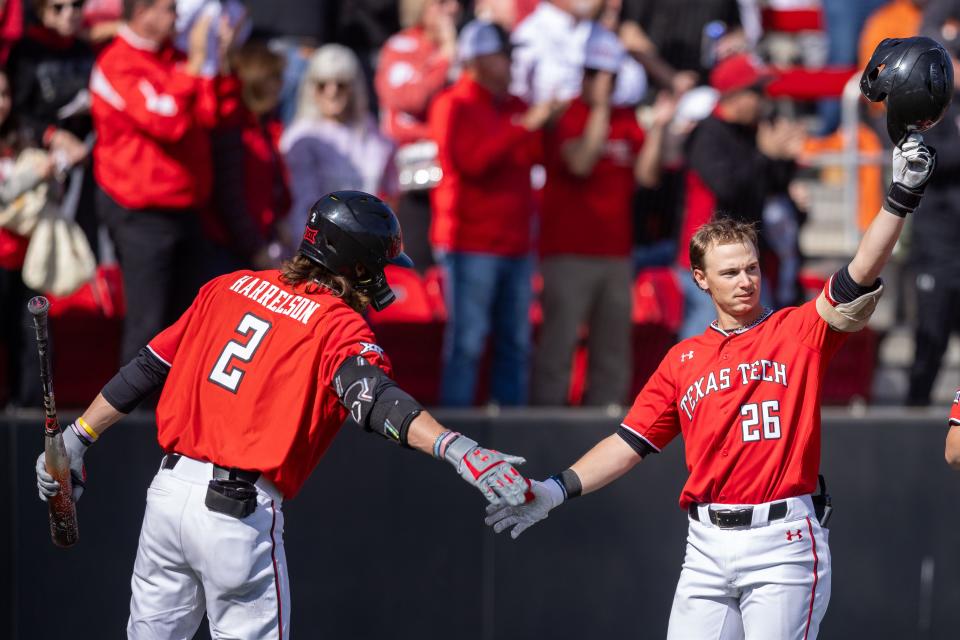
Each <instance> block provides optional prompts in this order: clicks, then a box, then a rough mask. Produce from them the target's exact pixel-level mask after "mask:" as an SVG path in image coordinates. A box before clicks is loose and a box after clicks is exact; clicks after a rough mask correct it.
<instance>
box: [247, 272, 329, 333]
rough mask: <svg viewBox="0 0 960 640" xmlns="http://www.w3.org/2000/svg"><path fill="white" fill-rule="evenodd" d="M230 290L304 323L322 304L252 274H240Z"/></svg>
mask: <svg viewBox="0 0 960 640" xmlns="http://www.w3.org/2000/svg"><path fill="white" fill-rule="evenodd" d="M230 291H234V292H236V293H239V294H240V295H242V296H246V297H248V298H250V299H251V300H253V301H254V302H256V303H258V304H262V305H263V306H264V307H266V308H267V309H268V310H270V311H273V312H274V313H279V314H280V315H282V316H290V317H291V318H293V319H294V320H299V321H300V322H302V323H303V324H307V322H308V321H309V320H310V316H312V315H313V312H314V311H316V310H317V308H318V307H319V306H320V303H319V302H314V301H313V300H310V299H308V298H304V297H303V296H298V295H294V294H292V293H289V292H287V291H284V290H283V289H281V288H280V287H278V286H277V285H275V284H273V283H271V282H268V281H266V280H261V279H260V278H254V277H252V276H240V278H238V279H237V281H236V282H234V283H233V284H232V285H231V286H230Z"/></svg>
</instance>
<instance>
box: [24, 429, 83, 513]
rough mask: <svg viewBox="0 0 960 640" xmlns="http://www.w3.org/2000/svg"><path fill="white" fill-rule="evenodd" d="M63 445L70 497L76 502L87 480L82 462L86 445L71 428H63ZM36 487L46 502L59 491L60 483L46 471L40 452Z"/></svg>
mask: <svg viewBox="0 0 960 640" xmlns="http://www.w3.org/2000/svg"><path fill="white" fill-rule="evenodd" d="M63 447H64V448H65V449H66V450H67V456H69V458H70V479H71V480H72V481H73V493H72V494H71V497H72V498H73V501H74V502H76V501H77V500H79V499H80V496H81V495H83V488H84V485H85V483H86V480H87V469H86V467H85V466H84V464H83V454H85V453H86V452H87V447H88V445H87V444H86V443H85V442H83V440H81V439H80V438H79V437H78V436H77V434H76V433H75V432H74V430H73V429H72V428H67V429H64V430H63ZM37 489H38V491H39V495H40V499H41V500H43V501H44V502H46V501H47V500H49V499H50V498H52V497H53V496H55V495H57V494H58V493H60V483H59V482H57V481H56V480H54V478H53V476H52V475H50V473H49V472H48V471H47V464H46V455H45V454H44V453H43V452H41V453H40V455H39V456H38V457H37Z"/></svg>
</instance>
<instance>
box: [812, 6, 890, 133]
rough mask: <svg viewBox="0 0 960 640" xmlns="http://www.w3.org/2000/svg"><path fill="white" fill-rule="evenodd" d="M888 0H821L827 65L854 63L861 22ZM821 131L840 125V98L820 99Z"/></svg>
mask: <svg viewBox="0 0 960 640" xmlns="http://www.w3.org/2000/svg"><path fill="white" fill-rule="evenodd" d="M887 1H888V0H857V1H856V2H851V0H821V3H822V6H823V21H824V28H825V30H826V32H827V65H830V66H838V67H843V66H853V65H855V64H857V55H858V53H859V50H858V43H859V40H860V32H861V29H862V28H863V24H864V22H865V21H866V19H867V16H869V15H870V14H871V13H873V11H874V10H876V9H877V8H878V7H880V6H881V5H883V4H885V3H886V2H887ZM819 112H820V118H821V120H822V123H821V132H820V133H821V134H823V135H825V134H828V133H830V132H832V131H833V130H834V129H836V128H837V125H838V124H840V101H839V100H821V101H820V105H819Z"/></svg>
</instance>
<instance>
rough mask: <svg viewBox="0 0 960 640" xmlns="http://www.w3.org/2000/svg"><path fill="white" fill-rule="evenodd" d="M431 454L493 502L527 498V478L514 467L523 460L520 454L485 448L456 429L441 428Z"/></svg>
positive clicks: (509, 501)
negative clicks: (444, 462)
mask: <svg viewBox="0 0 960 640" xmlns="http://www.w3.org/2000/svg"><path fill="white" fill-rule="evenodd" d="M433 455H434V457H436V458H439V459H441V460H446V461H447V462H449V463H450V464H452V465H453V468H454V469H456V470H457V473H459V474H460V477H462V478H463V479H464V480H466V481H467V482H468V483H470V484H472V485H473V486H475V487H476V488H477V489H479V490H480V492H481V493H482V494H483V495H484V496H485V497H486V498H487V500H488V501H489V502H490V504H492V505H499V504H503V503H504V502H506V503H507V504H511V505H518V504H523V503H524V501H525V500H526V494H527V491H528V490H529V488H530V481H529V480H527V479H526V478H524V477H523V476H522V475H520V472H519V471H517V470H516V469H515V468H514V467H513V465H515V464H517V465H519V464H523V463H524V462H526V460H525V459H524V458H521V457H520V456H511V455H507V454H505V453H500V452H499V451H494V450H492V449H485V448H483V447H481V446H479V445H478V444H477V443H476V441H474V440H471V439H470V438H468V437H466V436H464V435H463V434H460V433H457V432H456V431H444V432H443V433H442V434H440V435H439V436H438V437H437V440H436V442H435V443H434V445H433Z"/></svg>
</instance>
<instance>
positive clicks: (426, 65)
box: [375, 0, 460, 270]
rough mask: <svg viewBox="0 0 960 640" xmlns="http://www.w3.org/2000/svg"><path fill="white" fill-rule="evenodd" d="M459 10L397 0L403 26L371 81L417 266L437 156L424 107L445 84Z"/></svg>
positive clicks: (444, 1) (425, 259) (453, 3)
mask: <svg viewBox="0 0 960 640" xmlns="http://www.w3.org/2000/svg"><path fill="white" fill-rule="evenodd" d="M459 13H460V4H459V3H458V2H457V0H402V1H401V2H400V22H401V24H402V25H403V26H404V29H403V31H401V32H400V33H398V34H396V35H394V36H393V37H392V38H390V39H389V40H387V43H386V44H385V45H384V47H383V51H382V52H381V54H380V64H379V66H378V67H377V76H376V80H375V86H376V89H377V94H378V96H379V98H380V122H381V126H382V127H383V131H384V133H386V134H387V135H388V136H389V137H390V138H392V139H393V141H394V142H395V143H396V144H397V145H398V147H399V148H398V150H397V156H396V160H397V165H398V166H397V171H398V173H399V175H400V177H401V184H400V187H401V189H403V193H402V194H401V196H400V199H399V202H398V204H397V215H398V216H399V218H400V223H401V224H402V225H403V244H404V251H405V252H406V253H407V255H409V256H410V257H411V259H412V260H413V262H414V264H415V265H416V267H417V268H418V269H421V270H422V269H424V268H426V267H428V266H430V264H431V263H432V262H433V258H432V255H431V252H430V245H429V242H428V240H427V235H428V229H429V226H430V197H429V194H428V192H427V189H428V188H429V187H431V186H433V184H432V183H433V181H432V180H429V177H430V173H429V170H430V169H432V168H433V167H435V166H436V156H437V151H436V143H434V142H433V141H432V140H429V137H430V131H429V128H428V126H427V110H428V108H429V106H430V102H431V101H432V100H433V98H434V96H436V95H437V93H438V92H439V91H440V90H441V89H443V88H444V87H445V86H446V85H447V82H448V79H449V76H450V72H451V68H452V67H453V65H454V63H455V62H456V60H455V58H456V49H457V25H456V21H457V16H458V15H459ZM418 171H419V174H418V173H417V172H418ZM437 173H439V172H437ZM416 175H420V176H423V177H424V178H427V179H428V180H423V179H421V180H420V181H419V182H418V181H416V180H414V179H413V177H414V176H416Z"/></svg>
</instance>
